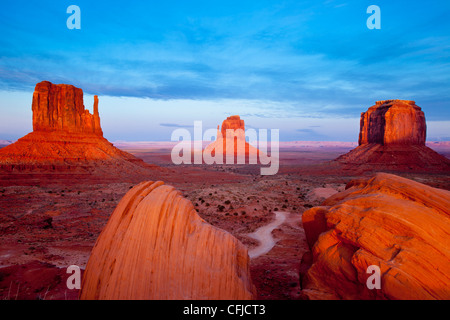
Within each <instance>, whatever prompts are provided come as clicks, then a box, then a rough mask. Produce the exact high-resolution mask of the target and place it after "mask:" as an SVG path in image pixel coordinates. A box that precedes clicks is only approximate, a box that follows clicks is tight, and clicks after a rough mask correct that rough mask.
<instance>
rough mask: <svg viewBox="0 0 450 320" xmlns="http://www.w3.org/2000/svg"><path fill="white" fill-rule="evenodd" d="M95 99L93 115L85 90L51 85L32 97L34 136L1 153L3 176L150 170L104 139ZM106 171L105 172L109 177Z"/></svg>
mask: <svg viewBox="0 0 450 320" xmlns="http://www.w3.org/2000/svg"><path fill="white" fill-rule="evenodd" d="M98 102H99V100H98V97H97V96H94V108H93V109H94V110H93V111H94V113H93V114H90V112H89V111H88V110H86V109H85V107H84V105H83V90H82V89H79V88H76V87H74V86H72V85H67V84H57V85H56V84H52V83H51V82H48V81H43V82H40V83H38V84H37V85H36V88H35V91H34V93H33V103H32V111H33V132H31V133H29V134H27V135H26V136H24V137H22V138H21V139H19V140H17V141H16V142H15V143H13V144H10V145H8V146H6V147H4V148H2V149H0V169H1V171H2V172H17V171H30V172H37V171H61V172H67V171H80V170H81V171H83V172H90V171H99V170H100V171H101V170H103V168H107V167H109V169H111V168H115V169H117V170H116V171H117V172H125V171H127V170H136V169H137V170H139V169H142V168H144V167H147V165H146V164H145V163H144V162H143V161H142V160H140V159H138V158H136V157H134V156H133V155H131V154H129V153H126V152H124V151H122V150H120V149H118V148H116V147H114V146H113V145H112V144H111V143H110V142H109V141H108V140H106V139H105V138H104V137H103V131H102V128H101V126H100V116H99V111H98ZM107 171H108V170H106V171H105V172H107Z"/></svg>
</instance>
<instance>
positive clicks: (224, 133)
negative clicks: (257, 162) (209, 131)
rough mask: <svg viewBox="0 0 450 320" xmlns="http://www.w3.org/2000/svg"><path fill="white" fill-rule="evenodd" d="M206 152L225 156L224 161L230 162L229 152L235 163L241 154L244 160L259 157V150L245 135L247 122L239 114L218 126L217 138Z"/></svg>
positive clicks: (247, 160)
mask: <svg viewBox="0 0 450 320" xmlns="http://www.w3.org/2000/svg"><path fill="white" fill-rule="evenodd" d="M205 152H206V153H208V154H211V155H213V156H221V155H222V156H223V160H222V161H223V162H224V163H228V162H229V159H227V154H228V156H229V158H230V157H231V158H232V159H233V161H234V162H235V163H237V161H238V159H239V156H240V157H242V158H241V159H242V161H243V162H249V159H250V158H254V159H257V156H258V155H259V150H258V149H257V148H255V147H254V146H252V145H250V144H249V143H248V142H247V141H246V137H245V123H244V120H242V119H241V118H240V117H239V116H238V115H234V116H230V117H227V118H226V119H225V120H224V121H223V122H222V127H220V126H217V139H216V141H214V142H212V143H211V144H209V145H208V146H207V147H206V149H205Z"/></svg>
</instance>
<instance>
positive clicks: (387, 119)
mask: <svg viewBox="0 0 450 320" xmlns="http://www.w3.org/2000/svg"><path fill="white" fill-rule="evenodd" d="M425 140H426V122H425V114H424V113H423V111H422V110H421V108H420V107H419V106H417V105H416V103H415V102H414V101H410V100H384V101H377V102H376V103H375V105H374V106H372V107H370V108H369V109H368V110H367V111H366V112H363V113H361V121H360V132H359V139H358V143H359V146H358V147H357V148H355V149H353V150H351V151H350V152H349V153H347V154H344V155H342V156H340V157H339V158H337V159H336V160H335V161H336V162H337V163H340V164H342V165H344V167H345V168H347V169H356V168H363V169H364V168H367V169H368V170H373V169H376V170H379V169H381V170H400V171H409V170H414V171H434V170H435V171H448V170H450V160H449V159H447V158H445V157H444V156H442V155H440V154H438V153H437V152H435V151H434V150H432V149H430V148H428V147H426V146H425Z"/></svg>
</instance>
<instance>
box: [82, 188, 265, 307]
mask: <svg viewBox="0 0 450 320" xmlns="http://www.w3.org/2000/svg"><path fill="white" fill-rule="evenodd" d="M255 296H256V290H255V287H254V286H253V284H252V282H251V278H250V259H249V257H248V253H247V248H246V247H245V246H244V245H243V244H242V243H241V242H240V241H239V240H238V239H236V238H235V237H234V236H232V235H231V234H230V233H228V232H226V231H224V230H221V229H218V228H216V227H213V226H212V225H210V224H209V223H207V222H206V221H204V220H203V219H202V218H200V216H199V215H198V214H197V212H196V210H195V209H194V206H193V204H192V203H191V202H190V201H189V200H188V199H186V198H184V197H183V196H182V195H181V193H180V192H179V191H177V190H176V189H175V188H174V187H171V186H168V185H165V184H164V183H163V182H162V181H157V182H153V181H147V182H142V183H140V184H138V185H136V186H135V187H134V188H133V189H131V190H130V191H128V193H127V194H126V195H125V196H124V197H123V198H122V200H121V201H120V202H119V204H118V205H117V207H116V209H115V210H114V212H113V213H112V215H111V217H110V219H109V221H108V223H107V225H106V226H105V228H104V229H103V231H102V233H101V234H100V236H99V238H98V239H97V242H96V244H95V246H94V248H93V250H92V253H91V256H90V257H89V261H88V264H87V266H86V270H85V272H84V275H83V282H82V286H81V292H80V299H83V300H85V299H86V300H97V299H98V300H111V299H112V300H149V299H151V300H153V299H156V300H174V299H176V300H185V299H188V300H190V299H192V300H199V299H201V300H203V299H213V300H217V299H220V300H224V299H226V300H241V299H252V298H254V297H255Z"/></svg>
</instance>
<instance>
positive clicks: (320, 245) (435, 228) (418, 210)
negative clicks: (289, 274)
mask: <svg viewBox="0 0 450 320" xmlns="http://www.w3.org/2000/svg"><path fill="white" fill-rule="evenodd" d="M303 226H304V229H305V233H306V237H307V241H308V245H309V246H310V248H311V251H312V256H313V261H312V266H311V267H310V268H309V269H308V270H307V271H306V272H305V271H303V274H302V286H303V292H304V293H306V294H307V295H308V296H309V297H310V298H311V299H446V300H448V299H450V288H449V286H448V284H449V283H450V250H449V248H450V238H449V234H450V192H449V191H446V190H441V189H436V188H432V187H430V186H427V185H424V184H421V183H418V182H415V181H412V180H408V179H405V178H401V177H398V176H395V175H391V174H385V173H379V174H376V175H375V176H374V177H372V178H366V179H360V180H355V181H352V182H350V183H349V184H348V185H347V189H346V190H345V191H343V192H341V193H338V194H335V195H333V196H331V197H330V198H328V199H327V200H326V201H325V202H324V203H323V206H321V207H315V208H312V209H310V210H308V211H306V212H305V213H304V214H303ZM370 265H376V266H378V267H380V270H381V288H380V289H372V290H370V289H369V288H368V287H367V286H366V281H367V279H368V277H369V276H370V275H371V273H367V268H368V266H370ZM304 269H305V268H304V266H303V270H304Z"/></svg>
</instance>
